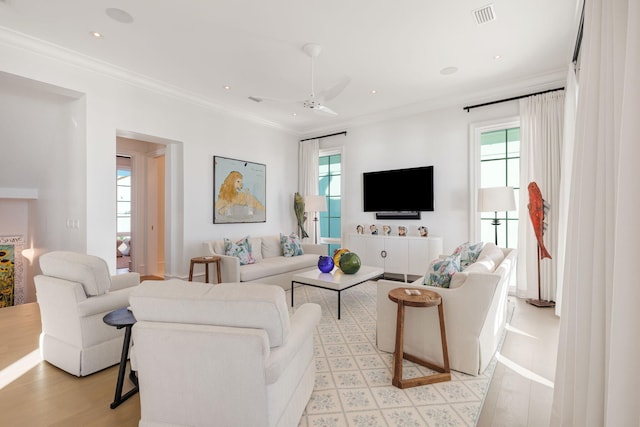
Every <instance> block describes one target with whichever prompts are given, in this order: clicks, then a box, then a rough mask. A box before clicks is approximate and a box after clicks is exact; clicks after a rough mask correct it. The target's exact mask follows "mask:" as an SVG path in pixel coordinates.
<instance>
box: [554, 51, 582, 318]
mask: <svg viewBox="0 0 640 427" xmlns="http://www.w3.org/2000/svg"><path fill="white" fill-rule="evenodd" d="M577 106H578V84H577V81H576V69H575V64H573V63H572V64H571V65H569V72H568V73H567V83H566V85H565V100H564V138H563V141H562V160H561V166H560V171H561V172H560V192H559V199H560V200H559V201H558V249H557V252H556V253H557V255H556V267H557V271H556V280H557V285H556V286H557V291H556V300H555V301H556V315H557V316H560V311H561V309H562V288H563V283H564V264H565V261H566V255H565V254H566V246H567V226H568V224H569V197H570V196H571V171H572V170H573V147H574V144H575V128H576V108H577Z"/></svg>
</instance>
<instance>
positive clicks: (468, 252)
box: [452, 242, 484, 270]
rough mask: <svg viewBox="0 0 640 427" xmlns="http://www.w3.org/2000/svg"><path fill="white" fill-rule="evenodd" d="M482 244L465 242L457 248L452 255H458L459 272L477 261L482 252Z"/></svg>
mask: <svg viewBox="0 0 640 427" xmlns="http://www.w3.org/2000/svg"><path fill="white" fill-rule="evenodd" d="M483 245H484V243H483V242H478V243H474V244H471V243H469V242H465V243H463V244H461V245H460V246H458V247H457V248H456V249H455V250H454V251H453V254H452V255H460V270H464V269H465V268H467V267H468V266H470V265H471V264H473V263H474V262H476V260H477V259H478V256H479V255H480V252H481V251H482V247H483Z"/></svg>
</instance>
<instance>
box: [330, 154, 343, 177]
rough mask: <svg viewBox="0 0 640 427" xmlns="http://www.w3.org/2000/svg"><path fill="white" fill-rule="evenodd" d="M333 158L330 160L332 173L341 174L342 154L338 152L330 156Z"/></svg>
mask: <svg viewBox="0 0 640 427" xmlns="http://www.w3.org/2000/svg"><path fill="white" fill-rule="evenodd" d="M329 157H330V158H331V159H330V161H329V163H330V165H329V171H331V174H332V175H338V174H340V172H341V170H342V163H341V161H342V159H341V157H342V156H341V155H340V154H336V155H333V156H329Z"/></svg>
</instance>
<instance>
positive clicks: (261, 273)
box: [240, 254, 318, 282]
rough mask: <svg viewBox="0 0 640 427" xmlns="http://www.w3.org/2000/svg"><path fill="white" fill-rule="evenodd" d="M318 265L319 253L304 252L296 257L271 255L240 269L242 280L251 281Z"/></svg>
mask: <svg viewBox="0 0 640 427" xmlns="http://www.w3.org/2000/svg"><path fill="white" fill-rule="evenodd" d="M317 265H318V255H315V254H304V255H299V256H294V257H284V256H279V257H269V258H264V259H263V260H262V261H260V262H256V263H255V264H251V265H245V266H243V267H242V268H241V269H240V281H241V282H249V281H252V280H258V281H259V279H261V278H263V277H268V276H275V275H276V274H283V273H290V272H292V271H295V270H301V269H303V268H311V267H315V266H317Z"/></svg>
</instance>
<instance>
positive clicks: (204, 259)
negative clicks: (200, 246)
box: [189, 255, 222, 283]
mask: <svg viewBox="0 0 640 427" xmlns="http://www.w3.org/2000/svg"><path fill="white" fill-rule="evenodd" d="M220 260H221V258H220V257H219V256H218V255H211V256H199V257H195V258H191V265H190V266H189V281H190V282H192V281H193V266H194V265H195V264H204V277H205V282H206V283H209V264H211V263H212V262H215V263H216V271H217V273H218V282H217V283H222V273H221V272H220Z"/></svg>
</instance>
